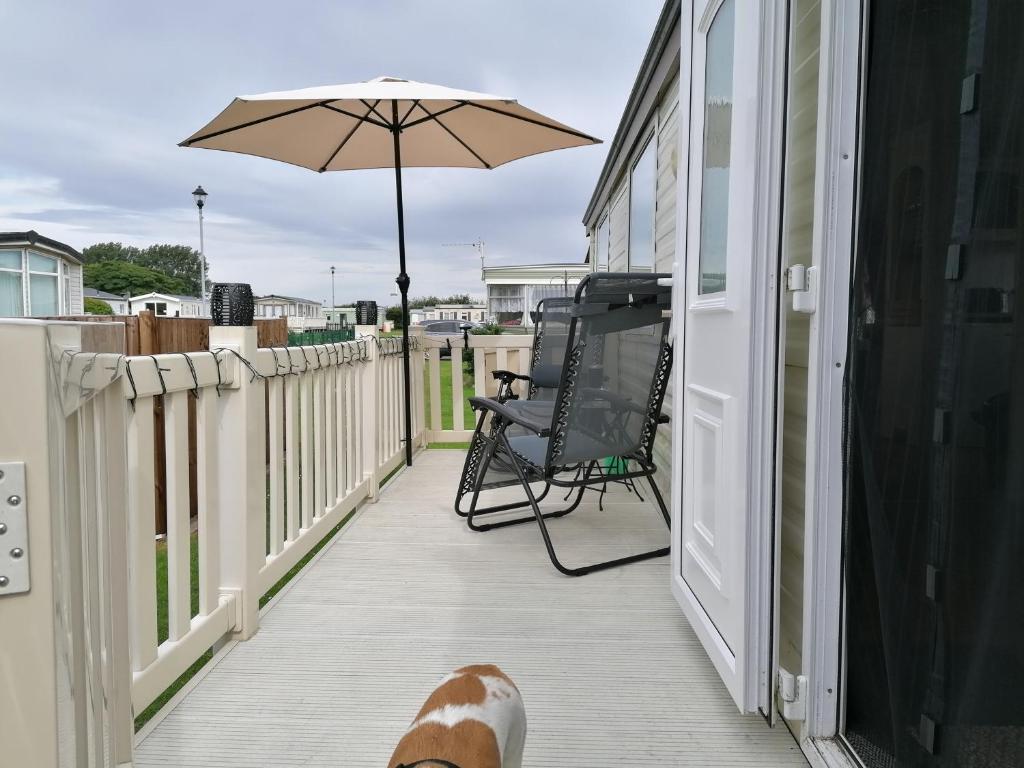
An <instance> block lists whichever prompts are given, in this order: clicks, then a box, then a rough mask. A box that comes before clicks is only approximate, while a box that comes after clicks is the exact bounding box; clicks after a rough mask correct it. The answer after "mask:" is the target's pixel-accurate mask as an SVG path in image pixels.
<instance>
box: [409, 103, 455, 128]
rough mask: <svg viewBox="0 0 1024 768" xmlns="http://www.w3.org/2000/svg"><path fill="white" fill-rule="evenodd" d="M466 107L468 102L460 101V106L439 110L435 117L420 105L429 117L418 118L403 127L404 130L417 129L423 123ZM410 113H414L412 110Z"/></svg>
mask: <svg viewBox="0 0 1024 768" xmlns="http://www.w3.org/2000/svg"><path fill="white" fill-rule="evenodd" d="M464 106H466V102H464V101H460V102H459V103H458V104H456V105H454V106H451V107H445V108H444V109H441V110H438V111H437V112H435V113H434V114H433V115H431V114H430V113H429V112H427V110H426V109H424V108H423V105H422V104H421V105H420V109H422V110H423V111H424V112H427V115H429V117H420V118H417V119H416V120H413V121H412V122H411V123H409V124H408V125H402V128H415V127H416V126H417V125H420V124H422V123H426V122H428V121H430V120H435V119H437V118H439V117H440V116H441V115H443V114H445V113H447V112H452V111H454V110H456V109H459V108H460V107H464ZM409 111H410V112H412V110H411V109H410V110H409ZM406 117H408V115H406ZM402 120H403V121H404V120H405V118H404V117H403V118H402Z"/></svg>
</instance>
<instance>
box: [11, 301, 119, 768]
mask: <svg viewBox="0 0 1024 768" xmlns="http://www.w3.org/2000/svg"><path fill="white" fill-rule="evenodd" d="M105 330H106V329H105ZM109 330H110V331H112V332H113V333H114V334H116V336H117V338H113V337H112V335H111V334H110V333H106V334H102V333H101V334H97V335H96V336H91V337H90V338H91V341H92V342H98V338H97V337H98V336H99V335H106V336H107V337H108V338H107V341H108V342H112V343H111V344H110V347H111V348H114V347H116V348H122V346H123V343H124V342H123V335H121V334H123V327H121V326H119V327H116V328H111V329H109ZM51 331H52V332H51ZM98 343H99V344H100V345H101V346H102V342H98ZM82 347H83V344H82V330H81V328H80V327H79V326H76V325H71V324H60V325H55V326H50V325H47V324H45V323H43V322H38V321H8V322H2V321H0V349H2V350H3V351H4V366H5V367H4V370H5V371H6V373H7V375H4V376H0V463H2V466H0V469H2V470H3V475H2V477H0V524H2V526H3V527H2V528H0V577H2V578H0V764H2V765H12V766H14V765H18V766H21V765H24V766H33V768H36V767H38V768H57V766H59V765H76V766H77V765H95V766H97V767H98V768H100V767H102V766H114V765H120V764H130V762H131V759H132V755H131V751H132V739H131V736H132V711H131V701H130V696H129V688H130V681H131V661H130V659H129V652H128V638H127V626H126V620H125V619H126V616H125V614H126V611H125V610H124V607H125V605H126V603H127V589H126V580H127V569H128V565H127V553H126V534H125V517H124V512H125V498H124V485H125V473H126V469H127V462H126V459H125V453H124V448H125V446H124V443H123V439H124V438H123V435H124V429H123V424H124V408H125V404H124V401H123V399H122V398H121V397H120V392H119V391H118V389H117V388H116V387H111V386H110V385H111V384H112V383H113V382H114V381H116V380H117V377H118V375H119V373H120V371H121V370H122V369H121V363H120V360H121V357H120V356H119V355H117V354H112V353H109V354H108V353H104V354H98V353H94V352H91V351H87V350H83V349H82ZM108 430H109V432H110V433H111V434H109V435H108V434H107V432H108ZM26 566H27V567H26ZM115 613H116V615H115Z"/></svg>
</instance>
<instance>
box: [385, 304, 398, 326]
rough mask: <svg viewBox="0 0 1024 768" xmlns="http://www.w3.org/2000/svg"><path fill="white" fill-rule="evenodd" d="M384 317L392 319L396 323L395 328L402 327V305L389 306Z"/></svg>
mask: <svg viewBox="0 0 1024 768" xmlns="http://www.w3.org/2000/svg"><path fill="white" fill-rule="evenodd" d="M384 317H385V318H386V319H387V320H390V321H391V322H393V323H394V324H395V328H401V327H402V307H401V306H395V307H388V308H387V309H386V310H385V311H384Z"/></svg>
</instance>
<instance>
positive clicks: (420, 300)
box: [409, 293, 477, 309]
mask: <svg viewBox="0 0 1024 768" xmlns="http://www.w3.org/2000/svg"><path fill="white" fill-rule="evenodd" d="M476 303H477V302H476V299H474V298H473V297H471V296H470V295H469V294H468V293H456V294H455V295H454V296H445V297H444V298H441V297H438V296H419V297H417V298H415V299H409V308H410V309H422V308H423V307H436V306H437V305H438V304H476Z"/></svg>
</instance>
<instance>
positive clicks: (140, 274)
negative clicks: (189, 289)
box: [82, 260, 185, 296]
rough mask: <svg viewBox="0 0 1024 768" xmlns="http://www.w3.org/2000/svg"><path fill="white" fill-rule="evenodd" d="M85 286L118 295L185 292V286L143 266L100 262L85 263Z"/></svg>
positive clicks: (122, 262) (172, 278)
mask: <svg viewBox="0 0 1024 768" xmlns="http://www.w3.org/2000/svg"><path fill="white" fill-rule="evenodd" d="M82 271H83V274H84V279H85V285H86V286H87V287H89V288H95V289H97V290H99V291H106V292H107V293H116V294H117V295H118V296H123V295H124V294H126V293H127V294H128V295H129V296H138V295H139V294H140V293H149V292H150V291H158V292H160V293H184V292H185V284H184V283H183V282H182V281H181V280H178V279H177V278H174V277H169V276H167V275H165V274H164V273H162V272H157V271H156V270H155V269H148V268H146V267H141V266H139V265H138V264H131V263H129V262H127V261H115V260H110V261H99V262H95V263H93V264H86V265H85V267H84V268H83V270H82Z"/></svg>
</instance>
